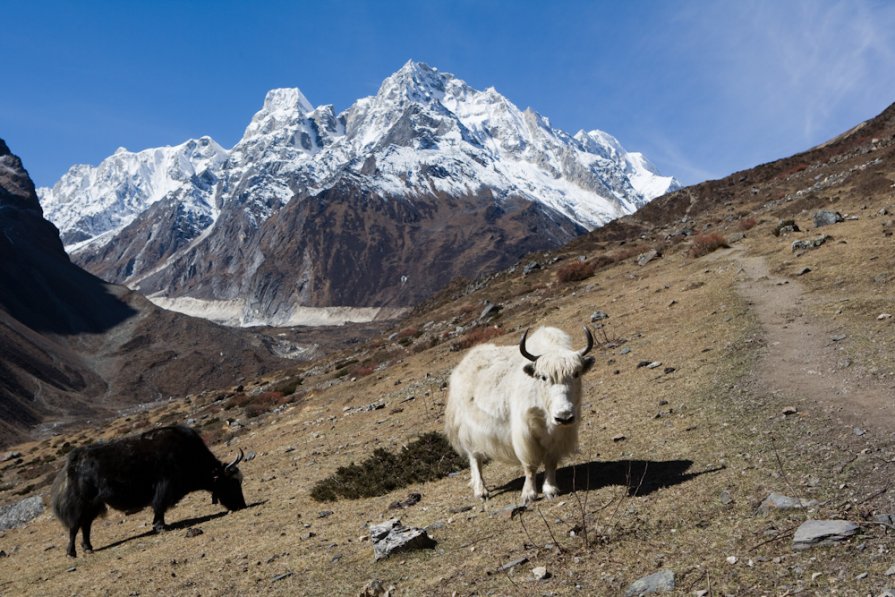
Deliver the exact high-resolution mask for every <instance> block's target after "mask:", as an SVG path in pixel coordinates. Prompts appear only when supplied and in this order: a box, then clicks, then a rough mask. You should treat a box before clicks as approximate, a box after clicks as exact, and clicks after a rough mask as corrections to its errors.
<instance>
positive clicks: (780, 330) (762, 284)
mask: <svg viewBox="0 0 895 597" xmlns="http://www.w3.org/2000/svg"><path fill="white" fill-rule="evenodd" d="M727 257H729V258H730V259H732V260H733V261H734V263H736V264H738V265H739V267H740V268H741V269H740V270H739V283H738V286H737V290H738V292H739V293H740V295H741V296H743V297H744V298H745V299H746V300H747V301H749V304H750V307H751V308H752V310H753V312H754V313H755V315H756V317H757V318H758V320H759V321H760V322H761V325H762V328H763V329H764V340H765V341H766V343H767V345H766V349H765V352H764V353H763V355H762V357H761V360H760V361H759V363H758V366H757V367H756V371H755V372H756V374H757V378H756V380H755V383H756V388H757V389H758V390H759V391H765V392H767V393H774V394H778V395H780V396H781V397H783V398H784V399H786V400H789V401H791V402H792V405H793V406H795V407H796V408H798V409H799V410H800V411H808V412H810V410H811V408H812V407H814V405H819V406H822V407H823V408H824V409H825V410H827V411H828V412H830V413H833V414H835V415H836V416H838V417H839V418H841V419H842V421H843V422H844V423H847V424H850V425H855V426H860V427H862V428H865V429H873V430H874V431H876V432H878V433H893V432H895V408H893V406H895V392H893V390H892V388H891V387H888V385H886V384H883V383H880V382H878V381H877V380H875V379H873V378H871V377H869V376H867V375H866V374H865V373H863V371H862V370H861V368H860V367H849V366H848V364H846V363H845V362H844V361H845V360H846V356H845V353H844V352H843V351H842V346H843V345H842V344H840V343H841V342H848V338H847V336H846V335H845V334H842V333H841V331H839V330H837V329H836V326H835V324H826V325H825V324H824V322H822V321H819V320H818V319H817V318H815V317H812V316H811V315H809V314H808V313H807V312H806V311H807V310H806V309H805V308H804V307H805V305H807V304H809V303H810V300H811V299H810V297H809V295H808V294H807V293H806V291H805V289H804V287H803V286H802V285H801V284H799V283H798V282H796V281H794V280H792V279H790V278H788V277H784V276H775V275H772V274H770V273H769V271H768V265H767V262H766V261H765V259H764V258H763V257H761V256H755V255H748V254H746V253H745V252H744V251H743V250H742V249H740V248H735V249H733V250H732V251H730V252H729V253H728V254H727ZM841 336H844V337H841Z"/></svg>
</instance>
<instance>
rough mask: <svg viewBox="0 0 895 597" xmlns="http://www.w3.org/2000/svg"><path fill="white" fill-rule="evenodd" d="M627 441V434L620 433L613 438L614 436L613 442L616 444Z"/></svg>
mask: <svg viewBox="0 0 895 597" xmlns="http://www.w3.org/2000/svg"><path fill="white" fill-rule="evenodd" d="M626 439H628V438H626V437H625V434H623V433H619V434H618V435H613V436H612V441H614V442H620V441H623V440H626Z"/></svg>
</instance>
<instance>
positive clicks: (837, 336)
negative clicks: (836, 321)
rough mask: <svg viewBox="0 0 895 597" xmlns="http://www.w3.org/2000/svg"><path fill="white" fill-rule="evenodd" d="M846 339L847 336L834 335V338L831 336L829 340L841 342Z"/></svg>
mask: <svg viewBox="0 0 895 597" xmlns="http://www.w3.org/2000/svg"><path fill="white" fill-rule="evenodd" d="M846 338H848V336H846V335H845V334H836V335H835V336H831V337H830V340H832V341H833V342H842V341H843V340H845V339H846Z"/></svg>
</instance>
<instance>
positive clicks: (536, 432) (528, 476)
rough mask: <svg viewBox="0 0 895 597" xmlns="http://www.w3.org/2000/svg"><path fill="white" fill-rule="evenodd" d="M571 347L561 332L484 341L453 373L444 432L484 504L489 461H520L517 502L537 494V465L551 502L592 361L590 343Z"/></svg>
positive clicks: (573, 443) (573, 442)
mask: <svg viewBox="0 0 895 597" xmlns="http://www.w3.org/2000/svg"><path fill="white" fill-rule="evenodd" d="M584 331H585V332H586V334H587V346H585V347H584V348H583V349H581V350H575V349H573V348H572V344H571V339H570V338H569V336H568V335H567V334H566V333H565V332H563V331H562V330H559V329H556V328H550V327H544V328H539V329H538V330H537V331H535V333H533V334H532V335H531V338H528V330H526V332H525V334H523V335H522V340H521V341H520V342H519V346H518V347H517V346H496V345H494V344H483V345H480V346H476V347H474V348H472V349H471V350H470V351H469V352H468V353H467V354H466V356H465V357H463V360H461V361H460V363H459V364H458V365H457V366H456V367H455V368H454V371H453V372H452V373H451V378H450V391H449V394H448V401H447V407H446V410H445V432H446V434H447V437H448V439H449V440H450V442H451V445H452V446H453V447H454V449H455V450H456V451H457V453H458V454H460V455H461V456H465V457H467V458H469V469H470V475H471V479H470V482H469V484H470V485H471V486H472V491H473V493H474V494H475V496H476V497H479V498H482V499H486V498H487V497H488V490H487V489H486V488H485V481H484V479H483V478H482V465H483V464H484V463H485V462H487V461H488V460H499V461H502V462H506V463H509V464H521V465H522V468H523V470H524V472H525V486H524V487H523V488H522V503H524V504H528V503H531V502H532V501H534V500H535V499H536V498H537V497H538V489H537V486H536V484H535V479H536V475H537V471H538V468H539V467H540V466H541V465H542V464H543V465H544V468H545V474H544V496H545V497H547V498H554V497H556V495H557V493H558V492H559V489H558V488H557V486H556V466H557V464H558V463H559V461H560V460H561V459H562V458H564V457H565V456H568V455H569V454H570V453H572V452H574V451H575V450H576V449H577V448H578V424H579V421H580V419H581V376H582V375H583V374H585V373H587V372H588V371H589V370H590V369H591V367H593V364H594V361H595V359H594V357H592V356H591V357H588V356H585V355H587V353H588V352H590V350H591V348H593V345H594V338H593V335H592V334H591V333H590V330H589V329H587V328H586V327H585V328H584Z"/></svg>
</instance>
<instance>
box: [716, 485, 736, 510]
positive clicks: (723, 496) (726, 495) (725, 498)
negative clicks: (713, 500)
mask: <svg viewBox="0 0 895 597" xmlns="http://www.w3.org/2000/svg"><path fill="white" fill-rule="evenodd" d="M718 499H719V500H720V501H721V503H722V504H724V505H725V506H729V505H730V504H732V503H733V497H732V496H731V495H730V492H729V491H727V490H726V489H722V490H721V493H720V494H719V495H718Z"/></svg>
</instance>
